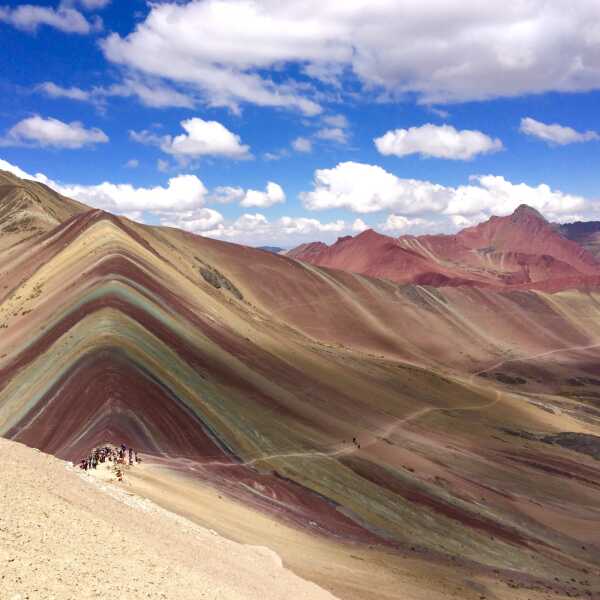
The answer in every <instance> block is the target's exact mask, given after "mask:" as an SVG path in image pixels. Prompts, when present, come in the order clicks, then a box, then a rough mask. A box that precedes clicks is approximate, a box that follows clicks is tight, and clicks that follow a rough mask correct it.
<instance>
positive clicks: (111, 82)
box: [0, 0, 600, 247]
mask: <svg viewBox="0 0 600 600" xmlns="http://www.w3.org/2000/svg"><path fill="white" fill-rule="evenodd" d="M0 1H1V0H0ZM485 4H489V5H488V6H486V5H485ZM494 5H496V6H494ZM598 31H600V6H599V5H598V3H597V2H593V1H591V0H590V1H587V0H582V1H581V2H579V3H577V5H575V6H574V7H572V8H571V9H570V10H569V11H565V10H564V4H563V3H561V2H560V1H559V0H554V1H543V0H530V1H529V2H525V3H523V2H514V3H509V5H508V6H505V5H504V4H503V5H500V3H481V2H478V1H476V0H447V1H444V2H442V1H441V0H420V1H419V2H416V1H413V0H403V1H398V0H379V1H378V2H368V1H366V0H348V1H347V2H343V3H341V2H339V1H337V0H320V1H317V0H299V1H298V2H294V3H281V2H277V1H276V0H254V1H250V0H195V1H192V2H175V1H173V0H172V1H171V2H155V3H153V4H149V3H146V2H143V1H141V0H128V1H126V2H125V1H120V2H117V1H116V0H113V1H112V2H111V1H110V0H63V1H62V2H61V1H59V0H55V1H52V2H49V1H48V2H38V3H36V4H27V3H17V2H13V3H10V4H0V36H1V38H0V39H1V41H2V47H3V48H4V49H5V50H7V52H5V53H4V56H3V60H2V69H1V70H0V160H1V161H3V162H0V168H5V169H11V170H13V171H15V172H17V173H19V174H23V173H26V174H27V175H29V176H32V177H37V178H38V179H41V180H42V181H45V182H47V183H48V184H50V185H52V186H54V187H56V188H57V189H58V190H59V191H61V192H63V193H65V194H67V195H71V196H74V197H77V198H78V199H80V200H82V201H84V202H86V203H88V204H90V205H93V206H98V207H100V208H104V209H106V210H110V211H113V212H118V213H120V214H125V215H127V216H129V217H130V218H134V219H136V220H139V221H144V222H147V223H153V224H156V223H162V224H166V225H175V226H178V227H183V228H185V229H188V230H190V231H194V232H196V233H199V234H202V235H210V236H213V237H218V238H221V239H226V240H230V241H236V242H241V243H249V244H256V245H259V244H277V245H281V246H285V247H289V246H293V245H295V244H297V243H300V242H304V241H310V240H317V239H320V240H325V241H332V240H335V238H336V237H338V236H341V235H347V234H355V233H358V232H360V231H361V230H362V229H364V228H365V227H373V228H375V229H377V230H379V231H382V232H385V233H388V234H389V235H403V234H408V233H422V232H449V231H454V230H456V229H457V228H459V227H463V226H467V225H469V224H472V223H476V222H478V221H481V220H482V219H485V218H487V217H488V216H489V215H491V214H508V213H509V212H511V211H512V210H514V208H515V207H516V206H517V205H518V204H520V203H523V202H524V203H529V204H532V205H533V206H535V207H536V208H538V209H539V210H540V211H542V212H543V213H544V214H545V215H546V216H547V217H548V218H549V219H552V220H557V221H568V220H574V219H600V215H599V214H598V204H597V201H596V199H597V197H598V192H597V190H596V188H597V175H596V174H597V172H598V150H599V148H600V135H599V133H597V132H600V111H598V105H599V102H598V101H599V99H600V92H599V91H596V90H600V52H599V50H600V34H598Z"/></svg>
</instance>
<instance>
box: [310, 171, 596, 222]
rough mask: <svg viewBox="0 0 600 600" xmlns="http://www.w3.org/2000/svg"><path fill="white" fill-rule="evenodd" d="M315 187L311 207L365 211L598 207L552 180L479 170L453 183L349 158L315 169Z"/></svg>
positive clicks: (553, 211)
mask: <svg viewBox="0 0 600 600" xmlns="http://www.w3.org/2000/svg"><path fill="white" fill-rule="evenodd" d="M313 186H314V187H313V190H312V191H310V192H303V193H301V194H300V198H301V200H302V203H303V204H304V207H305V208H307V209H308V210H326V209H335V208H337V209H347V210H350V211H352V212H355V213H359V214H368V213H376V212H383V211H390V212H391V213H393V214H395V215H398V216H403V217H406V216H407V215H420V214H426V213H430V214H437V215H439V216H442V215H460V216H462V217H465V218H466V217H469V216H471V215H487V216H489V215H507V214H510V213H511V212H513V211H514V210H515V209H516V208H517V207H518V206H519V205H520V204H529V205H530V206H532V207H534V208H536V209H537V210H539V211H540V212H542V213H543V214H544V215H546V216H547V217H548V218H550V219H557V220H558V219H559V217H560V215H565V214H574V213H578V212H580V211H586V210H587V211H592V210H595V207H594V205H593V203H591V202H590V201H588V200H586V199H585V198H584V197H582V196H578V195H574V194H568V193H565V192H562V191H561V190H554V189H552V188H551V187H550V186H548V185H547V184H544V183H541V184H539V185H536V186H532V185H529V184H526V183H512V182H510V181H508V180H507V179H505V178H504V177H502V176H499V175H477V176H472V177H471V178H470V182H469V183H468V184H466V185H461V186H458V187H450V186H445V185H440V184H437V183H433V182H431V181H425V180H418V179H401V178H399V177H397V176H396V175H394V174H392V173H389V172H388V171H386V170H385V169H383V168H381V167H379V166H376V165H369V164H364V163H356V162H343V163H339V164H338V165H337V166H335V167H334V168H332V169H318V170H317V171H316V172H315V176H314V183H313Z"/></svg>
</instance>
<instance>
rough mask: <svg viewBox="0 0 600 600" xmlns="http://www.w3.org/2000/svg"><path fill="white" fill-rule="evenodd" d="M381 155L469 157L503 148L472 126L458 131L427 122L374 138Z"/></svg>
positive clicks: (453, 158) (498, 141)
mask: <svg viewBox="0 0 600 600" xmlns="http://www.w3.org/2000/svg"><path fill="white" fill-rule="evenodd" d="M374 142H375V146H376V148H377V150H378V151H379V153H380V154H383V155H386V156H389V155H393V156H399V157H401V156H408V155H409V154H420V155H421V156H424V157H435V158H446V159H452V160H469V159H471V158H473V157H475V156H477V155H478V154H487V153H489V152H496V151H498V150H501V149H502V142H501V141H500V140H499V139H498V138H491V137H490V136H488V135H486V134H485V133H482V132H481V131H475V130H471V129H463V130H461V131H458V130H457V129H455V128H454V127H452V126H451V125H433V124H432V123H427V124H426V125H422V126H421V127H411V128H409V129H395V130H393V131H388V132H387V133H386V134H384V135H383V136H381V137H378V138H375V140H374Z"/></svg>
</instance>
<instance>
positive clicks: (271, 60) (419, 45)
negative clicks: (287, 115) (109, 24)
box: [102, 0, 600, 127]
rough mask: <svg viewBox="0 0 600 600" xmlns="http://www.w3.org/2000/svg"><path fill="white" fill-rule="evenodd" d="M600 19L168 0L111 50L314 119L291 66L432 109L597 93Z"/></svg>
mask: <svg viewBox="0 0 600 600" xmlns="http://www.w3.org/2000/svg"><path fill="white" fill-rule="evenodd" d="M599 21H600V3H598V2H597V1H595V0H580V1H578V2H572V3H570V4H569V9H568V10H565V7H564V2H560V1H559V0H527V1H520V2H508V3H506V2H504V3H501V2H481V0H448V1H445V2H441V1H440V0H423V1H421V2H399V1H398V0H378V1H377V2H373V1H372V0H351V1H350V0H349V1H347V2H341V1H340V0H303V1H302V2H281V1H280V0H252V1H249V0H203V1H193V2H186V3H182V2H177V1H175V0H171V1H164V2H156V3H151V4H150V10H149V12H148V14H147V16H146V18H145V20H143V21H142V22H140V23H138V24H137V25H136V26H135V28H134V29H133V31H131V32H130V33H128V34H123V35H120V34H117V33H113V34H111V35H109V36H108V37H107V38H106V39H104V40H103V42H102V49H103V51H104V54H105V56H106V58H107V59H108V60H110V61H112V62H113V63H115V64H119V65H122V66H123V67H125V68H126V69H128V70H130V71H135V72H138V73H144V74H146V75H151V76H154V77H161V78H164V79H167V80H170V81H172V82H177V83H185V84H190V85H193V86H195V87H196V88H197V89H199V90H200V91H201V93H202V96H203V97H204V98H205V99H206V101H207V103H208V104H211V105H219V106H230V107H232V108H234V109H236V108H237V107H238V104H239V103H242V102H249V103H253V104H257V105H261V106H272V107H277V106H279V107H288V108H293V109H297V110H300V111H302V112H304V113H306V114H316V113H318V112H319V110H320V107H319V104H318V101H317V100H316V98H318V95H317V94H315V93H314V88H315V86H311V87H312V91H311V89H310V88H307V89H305V88H303V87H302V86H301V85H299V81H297V80H293V79H292V80H291V81H290V78H286V79H285V80H283V81H282V79H281V78H280V77H277V76H276V75H275V73H276V72H277V73H281V67H282V66H285V65H294V66H296V67H297V71H298V72H300V73H302V76H303V79H304V78H309V80H310V79H312V80H314V81H315V82H316V81H318V82H319V84H320V85H326V86H327V85H329V86H332V89H333V90H337V89H339V87H337V86H343V83H344V79H347V80H348V82H349V85H348V87H349V88H350V89H351V90H352V91H354V88H355V87H356V88H357V91H358V92H359V93H360V88H359V86H353V84H354V83H355V82H357V81H358V82H359V84H360V83H362V91H363V92H365V93H367V94H368V93H370V92H371V91H372V90H373V89H376V90H377V89H379V90H380V91H381V92H383V94H382V96H386V97H388V98H390V99H394V98H398V97H402V96H403V95H406V94H415V95H416V97H417V100H418V101H419V102H421V103H428V104H436V103H437V104H443V103H449V102H462V101H468V100H483V99H488V98H495V97H514V96H519V95H524V94H535V93H544V92H548V91H563V92H574V91H585V90H592V89H598V88H600V53H599V52H598V39H599V34H598V22H599ZM390 40H399V42H398V43H390ZM290 72H293V69H291V70H290ZM346 74H348V76H347V77H346ZM311 94H312V97H311ZM333 127H336V126H333Z"/></svg>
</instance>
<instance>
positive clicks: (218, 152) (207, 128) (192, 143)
mask: <svg viewBox="0 0 600 600" xmlns="http://www.w3.org/2000/svg"><path fill="white" fill-rule="evenodd" d="M181 127H182V128H183V130H184V131H185V133H182V134H180V135H176V136H174V137H172V136H170V135H166V136H157V135H156V134H153V133H150V132H148V131H142V132H135V131H132V132H130V137H131V138H132V139H133V140H134V141H137V142H140V143H146V144H156V145H158V146H160V148H161V150H163V152H166V153H168V154H172V155H174V156H180V157H188V158H197V157H200V156H226V157H229V158H236V159H246V158H249V157H250V153H249V150H250V148H249V146H246V145H245V144H242V142H241V139H240V136H239V135H236V134H235V133H232V132H231V131H229V129H227V128H226V127H225V126H224V125H221V123H219V122H217V121H205V120H204V119H200V118H198V117H194V118H191V119H187V120H185V121H181Z"/></svg>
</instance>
